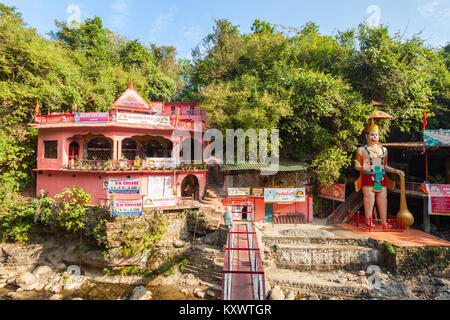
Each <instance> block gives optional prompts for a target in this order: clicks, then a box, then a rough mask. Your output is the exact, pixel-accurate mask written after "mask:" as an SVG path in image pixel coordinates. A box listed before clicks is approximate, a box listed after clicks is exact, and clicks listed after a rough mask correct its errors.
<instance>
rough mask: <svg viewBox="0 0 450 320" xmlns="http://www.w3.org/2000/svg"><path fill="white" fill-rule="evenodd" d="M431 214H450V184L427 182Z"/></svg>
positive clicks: (429, 211)
mask: <svg viewBox="0 0 450 320" xmlns="http://www.w3.org/2000/svg"><path fill="white" fill-rule="evenodd" d="M425 189H426V191H427V193H428V214H429V215H445V216H447V215H450V184H425Z"/></svg>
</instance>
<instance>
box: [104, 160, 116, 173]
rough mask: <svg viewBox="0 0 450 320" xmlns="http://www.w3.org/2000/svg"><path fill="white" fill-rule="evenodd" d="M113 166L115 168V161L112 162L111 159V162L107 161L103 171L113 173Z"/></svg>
mask: <svg viewBox="0 0 450 320" xmlns="http://www.w3.org/2000/svg"><path fill="white" fill-rule="evenodd" d="M113 166H114V161H112V160H111V159H110V160H107V161H106V162H105V163H104V164H103V169H104V170H105V171H108V170H109V171H111V170H112V169H113Z"/></svg>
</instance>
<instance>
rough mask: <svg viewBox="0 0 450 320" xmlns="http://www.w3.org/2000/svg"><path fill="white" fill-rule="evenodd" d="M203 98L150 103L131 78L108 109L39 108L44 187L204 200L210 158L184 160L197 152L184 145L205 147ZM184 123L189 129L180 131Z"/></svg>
mask: <svg viewBox="0 0 450 320" xmlns="http://www.w3.org/2000/svg"><path fill="white" fill-rule="evenodd" d="M197 105H198V104H197V103H165V102H152V103H148V102H147V101H146V100H145V99H144V98H142V97H141V96H140V95H139V94H138V92H136V90H135V89H134V87H133V84H132V81H130V85H129V87H128V88H127V89H126V91H125V92H124V93H123V94H122V95H121V96H120V97H119V98H118V99H117V100H116V101H115V103H114V104H113V105H112V106H111V108H110V110H109V111H108V112H90V113H78V112H77V111H76V110H75V112H74V113H73V114H49V115H38V114H37V115H36V117H35V122H34V123H33V124H32V126H33V127H36V128H38V130H39V135H38V147H37V168H36V169H35V170H34V171H35V172H36V194H37V195H39V194H40V192H41V190H44V191H45V192H46V193H48V196H51V197H53V196H54V195H56V194H58V193H60V192H62V191H63V190H64V188H71V187H72V186H78V187H82V188H83V189H84V190H85V191H86V192H88V193H90V194H92V202H91V203H92V204H106V203H108V202H109V201H110V200H114V198H115V199H116V200H117V199H120V200H124V201H128V200H142V203H143V204H144V206H147V207H158V206H172V205H177V203H178V202H179V200H180V199H183V198H194V199H201V198H202V197H203V195H204V192H205V187H206V175H207V168H206V165H205V164H195V165H194V164H192V165H189V164H183V163H184V162H183V159H184V160H190V159H189V158H190V157H191V158H192V159H193V156H192V155H188V154H183V148H182V147H183V145H186V144H187V143H189V144H191V146H194V145H195V144H200V145H201V147H202V150H203V147H204V146H203V143H202V133H203V131H204V130H205V128H206V116H205V114H204V113H202V112H201V111H199V110H198V109H197ZM177 129H184V132H185V134H184V136H182V135H179V134H174V132H175V131H176V130H177ZM186 132H187V133H188V135H189V137H190V138H188V137H187V136H186ZM127 181H128V182H127ZM111 184H113V186H111ZM114 188H117V193H115V192H114V190H116V189H114ZM136 188H137V189H138V190H136ZM111 190H113V191H111Z"/></svg>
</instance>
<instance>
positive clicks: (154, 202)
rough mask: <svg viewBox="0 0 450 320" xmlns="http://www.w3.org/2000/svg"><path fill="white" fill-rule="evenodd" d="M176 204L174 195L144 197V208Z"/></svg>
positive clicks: (173, 205)
mask: <svg viewBox="0 0 450 320" xmlns="http://www.w3.org/2000/svg"><path fill="white" fill-rule="evenodd" d="M176 205H177V199H176V198H175V197H174V196H173V197H167V198H149V197H145V198H144V208H154V207H175V206H176Z"/></svg>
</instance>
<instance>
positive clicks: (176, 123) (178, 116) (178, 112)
mask: <svg viewBox="0 0 450 320" xmlns="http://www.w3.org/2000/svg"><path fill="white" fill-rule="evenodd" d="M179 119H180V109H178V111H177V120H176V121H175V128H176V127H177V125H178V120H179Z"/></svg>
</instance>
